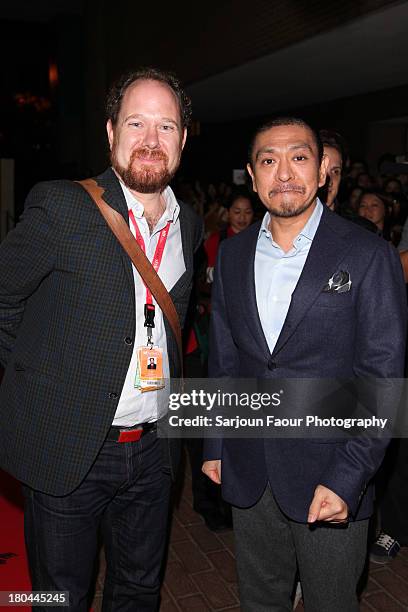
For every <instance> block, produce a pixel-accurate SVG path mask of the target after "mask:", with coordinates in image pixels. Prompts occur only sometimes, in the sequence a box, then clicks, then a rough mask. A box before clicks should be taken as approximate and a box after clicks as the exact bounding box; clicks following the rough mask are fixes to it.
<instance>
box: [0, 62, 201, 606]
mask: <svg viewBox="0 0 408 612" xmlns="http://www.w3.org/2000/svg"><path fill="white" fill-rule="evenodd" d="M190 114H191V109H190V101H189V99H188V98H187V97H186V95H185V94H184V92H183V90H182V89H181V86H180V84H179V82H178V80H177V79H176V78H175V77H174V76H172V75H171V74H168V73H165V72H162V71H159V70H156V69H151V68H148V69H140V70H138V71H136V72H133V73H132V74H130V75H125V76H124V77H122V78H120V79H119V81H118V82H117V83H116V85H114V86H113V88H112V90H111V91H110V94H109V96H108V103H107V134H108V139H109V145H110V151H111V167H109V168H108V169H107V170H105V172H103V173H102V174H100V175H99V176H97V177H96V178H95V180H96V182H97V184H98V186H99V187H101V188H102V189H103V190H104V194H103V198H104V200H105V202H107V203H108V204H109V205H110V206H111V207H112V208H113V209H115V210H116V211H117V212H119V213H120V214H121V215H122V217H123V218H124V220H125V221H126V223H127V224H129V227H130V230H131V232H132V233H133V235H134V236H135V238H136V239H137V240H138V242H139V245H140V246H141V247H143V250H145V253H146V256H147V257H148V258H149V260H150V261H151V262H152V261H154V263H155V269H156V270H157V272H158V274H159V276H160V278H161V280H162V282H163V284H164V285H165V287H166V289H167V290H168V292H169V293H170V296H171V298H172V300H173V302H174V305H175V307H176V310H177V313H178V315H179V319H180V324H182V323H183V320H184V316H185V313H186V308H187V303H188V299H189V293H190V289H191V284H192V275H193V252H194V250H195V249H196V248H197V247H198V245H199V243H200V241H201V236H202V227H201V222H200V220H199V219H198V217H197V216H196V215H195V213H194V212H193V211H192V209H191V208H190V207H188V206H185V205H184V204H183V203H182V202H178V201H177V199H176V198H175V196H174V194H173V192H172V190H171V188H170V187H169V186H168V184H169V182H170V180H171V178H172V177H173V175H174V174H175V172H176V170H177V168H178V166H179V162H180V156H181V152H182V149H183V147H184V143H185V141H186V135H187V125H188V123H189V119H190ZM141 243H143V244H141ZM160 244H161V247H160V248H159V246H160ZM158 260H160V262H159V265H158V267H157V266H156V264H157V263H158ZM0 278H1V280H0V361H1V363H2V365H3V366H5V367H6V372H5V377H4V383H3V385H2V388H1V396H0V401H1V409H0V414H1V417H0V418H1V423H0V432H1V433H0V454H1V455H0V459H1V466H2V467H3V468H4V469H6V470H7V471H9V472H10V473H11V474H13V475H14V476H15V477H16V478H18V479H19V480H21V482H22V483H23V489H24V495H25V503H26V507H25V530H26V542H27V550H28V556H29V563H30V569H31V574H32V588H33V591H66V592H69V610H75V611H78V612H79V611H84V612H85V611H87V610H88V609H89V592H90V586H91V582H92V577H93V573H94V564H95V559H96V554H97V544H98V533H99V531H101V532H102V536H103V540H104V547H105V554H106V579H105V588H104V601H103V609H104V610H110V611H111V610H119V609H120V610H122V611H126V610H143V611H152V612H153V611H154V610H157V608H158V603H159V591H160V579H159V576H160V570H161V565H162V559H163V553H164V549H165V542H166V532H167V529H166V523H167V516H168V506H169V495H170V484H171V475H172V474H174V471H175V469H176V466H177V462H178V455H179V445H178V443H177V441H175V440H173V441H165V440H163V439H159V438H158V437H157V431H156V422H157V420H158V419H159V418H160V417H161V416H163V414H164V413H165V412H166V409H167V402H166V395H165V393H166V392H165V390H149V391H148V392H143V393H142V392H141V390H140V388H138V385H137V372H138V366H137V364H138V349H140V348H141V347H143V348H144V347H146V339H147V327H146V325H145V324H146V319H145V317H146V316H147V315H146V312H145V310H146V309H145V305H146V304H149V305H150V306H151V308H153V307H155V317H154V329H153V341H154V344H155V345H157V346H158V347H159V350H160V351H161V353H160V355H161V358H160V363H161V364H162V366H163V374H162V376H163V379H168V378H169V377H178V376H180V371H181V364H180V362H179V357H178V351H177V341H176V338H175V337H174V335H173V333H172V329H171V327H170V326H169V322H168V320H167V319H166V317H165V316H164V314H163V312H162V311H161V309H160V308H159V306H158V304H157V303H155V301H154V299H153V300H152V298H151V297H150V300H149V296H148V293H147V289H146V287H145V285H144V283H143V281H142V279H141V277H140V275H139V274H138V272H137V271H136V268H135V267H134V266H133V265H132V263H131V260H130V258H129V257H128V255H127V254H126V252H125V251H124V250H123V249H122V247H121V246H120V244H119V243H118V241H117V240H116V238H115V237H114V235H113V234H112V232H111V230H110V229H109V227H108V225H107V224H106V222H105V220H104V218H103V217H102V216H101V214H100V212H99V210H98V208H97V207H96V205H95V203H94V202H93V201H92V199H91V198H90V196H89V195H88V193H87V192H86V191H85V190H84V189H83V187H82V186H81V185H79V184H78V183H72V182H69V181H53V182H46V183H41V184H39V185H37V186H35V187H34V189H33V190H32V191H31V193H30V194H29V196H28V199H27V203H26V207H25V211H24V214H23V216H22V219H21V221H20V222H19V223H18V224H17V227H16V228H15V229H14V230H13V231H12V232H10V234H9V235H8V237H7V238H6V240H5V241H4V242H3V243H2V245H1V248H0Z"/></svg>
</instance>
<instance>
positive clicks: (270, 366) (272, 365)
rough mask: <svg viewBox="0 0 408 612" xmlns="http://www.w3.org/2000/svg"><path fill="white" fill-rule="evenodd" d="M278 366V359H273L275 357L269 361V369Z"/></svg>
mask: <svg viewBox="0 0 408 612" xmlns="http://www.w3.org/2000/svg"><path fill="white" fill-rule="evenodd" d="M277 367H278V366H277V365H276V361H273V359H269V361H268V369H269V370H275V369H276V368H277Z"/></svg>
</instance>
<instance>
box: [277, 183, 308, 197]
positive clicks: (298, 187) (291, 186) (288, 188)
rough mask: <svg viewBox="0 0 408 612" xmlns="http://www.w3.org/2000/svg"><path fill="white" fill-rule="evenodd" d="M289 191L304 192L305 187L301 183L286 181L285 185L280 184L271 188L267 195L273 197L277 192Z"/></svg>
mask: <svg viewBox="0 0 408 612" xmlns="http://www.w3.org/2000/svg"><path fill="white" fill-rule="evenodd" d="M291 191H295V192H296V193H305V188H304V187H303V186H302V185H294V184H292V183H288V184H286V185H280V186H278V187H275V188H274V189H271V190H270V192H269V197H273V196H275V195H277V194H278V193H289V192H291Z"/></svg>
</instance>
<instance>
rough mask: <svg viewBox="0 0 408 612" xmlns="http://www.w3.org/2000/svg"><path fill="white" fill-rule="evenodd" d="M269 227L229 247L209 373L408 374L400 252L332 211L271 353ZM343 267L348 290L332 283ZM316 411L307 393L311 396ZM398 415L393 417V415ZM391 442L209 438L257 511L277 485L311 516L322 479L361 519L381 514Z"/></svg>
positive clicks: (215, 306)
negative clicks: (265, 297) (263, 295)
mask: <svg viewBox="0 0 408 612" xmlns="http://www.w3.org/2000/svg"><path fill="white" fill-rule="evenodd" d="M259 228H260V224H259V223H257V224H255V225H253V226H251V227H250V228H249V229H248V230H246V231H244V232H242V233H240V234H239V235H237V236H236V237H234V238H231V239H230V240H226V241H224V242H223V243H222V244H221V247H220V250H219V255H218V261H217V265H216V270H215V278H214V287H213V293H212V322H211V344H210V362H209V375H210V376H211V377H240V378H253V377H257V378H258V377H259V378H265V379H273V378H276V379H278V378H326V379H331V378H351V377H363V378H364V377H375V378H399V377H402V376H403V365H404V354H405V338H406V319H407V310H406V295H405V285H404V281H403V275H402V269H401V264H400V261H399V257H398V254H397V252H396V251H395V249H394V248H393V247H392V246H391V245H390V244H389V243H387V242H386V241H385V240H383V239H382V238H378V237H377V236H375V235H373V234H371V233H370V232H368V231H366V230H364V229H362V228H360V227H358V226H356V225H355V224H353V223H351V222H349V221H346V220H344V219H342V218H341V217H339V216H337V215H336V214H334V213H332V212H331V211H329V210H328V209H327V208H326V207H324V210H323V215H322V218H321V221H320V224H319V227H318V229H317V232H316V235H315V238H314V240H313V243H312V245H311V248H310V251H309V254H308V257H307V260H306V263H305V266H304V269H303V271H302V274H301V276H300V278H299V281H298V283H297V286H296V289H295V291H294V293H293V295H292V300H291V304H290V308H289V311H288V314H287V317H286V320H285V323H284V325H283V328H282V331H281V334H280V336H279V338H278V341H277V343H276V346H275V348H274V350H273V352H272V354H271V353H270V351H269V349H268V345H267V342H266V339H265V336H264V333H263V330H262V327H261V323H260V319H259V315H258V309H257V304H256V294H255V281H254V258H255V250H256V245H257V240H258V233H259ZM339 270H346V271H348V272H349V274H350V278H351V281H352V287H351V290H350V291H349V292H346V293H326V292H323V291H322V290H323V287H324V286H325V285H326V284H327V282H328V280H329V279H330V277H331V276H332V275H333V274H334V273H335V272H337V271H339ZM305 403H306V406H305V410H306V414H308V413H307V398H305ZM390 416H392V415H390ZM386 445H387V441H386V440H384V439H373V438H371V439H367V438H365V439H361V438H354V439H339V438H332V439H318V438H315V439H276V438H275V439H271V438H268V439H265V440H263V439H245V440H244V439H240V440H237V439H224V440H216V439H210V440H207V442H206V444H205V451H204V457H205V459H222V466H221V470H222V490H223V496H224V498H225V499H226V500H227V501H229V502H230V503H232V504H234V505H237V506H240V507H249V506H251V505H253V504H254V503H255V502H256V501H257V500H258V499H259V497H260V496H261V494H262V492H263V490H264V489H265V486H266V484H267V482H268V481H269V482H270V484H271V487H272V490H273V492H274V495H275V498H276V500H277V502H278V504H279V505H280V507H281V509H282V510H283V511H284V512H285V513H286V514H287V516H289V517H290V518H292V519H293V520H296V521H300V522H306V521H307V514H308V509H309V505H310V503H311V501H312V498H313V494H314V490H315V488H316V486H317V485H318V484H322V485H324V486H326V487H328V488H330V489H331V490H333V491H335V493H337V494H338V495H339V496H340V497H341V498H342V499H343V500H344V501H345V502H346V503H347V504H348V507H349V510H350V513H351V518H354V519H362V518H366V517H368V516H369V515H370V514H371V512H372V501H373V493H372V484H371V483H370V481H371V479H372V477H373V475H374V474H375V472H376V470H377V469H378V467H379V465H380V463H381V461H382V459H383V455H384V452H385V448H386Z"/></svg>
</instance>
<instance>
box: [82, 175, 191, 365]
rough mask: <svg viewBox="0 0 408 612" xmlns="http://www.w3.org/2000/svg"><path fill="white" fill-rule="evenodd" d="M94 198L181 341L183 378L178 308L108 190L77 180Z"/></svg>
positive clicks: (90, 180) (179, 350) (179, 347)
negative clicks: (106, 197)
mask: <svg viewBox="0 0 408 612" xmlns="http://www.w3.org/2000/svg"><path fill="white" fill-rule="evenodd" d="M77 182H78V183H79V184H80V185H81V186H82V187H83V188H84V189H85V190H86V191H87V192H88V193H89V195H90V196H91V198H92V199H93V201H94V202H95V204H96V205H97V206H98V208H99V210H100V211H101V213H102V215H103V216H104V218H105V221H106V223H107V224H108V225H109V227H110V228H111V230H112V232H113V233H114V234H115V236H116V238H117V239H118V240H119V242H120V244H121V245H122V247H123V249H124V250H125V251H126V253H127V254H128V255H129V257H130V259H131V260H132V263H133V265H134V266H135V268H136V270H137V271H138V272H139V274H140V276H141V277H142V279H143V281H144V283H145V285H147V287H149V289H150V291H151V293H152V295H153V296H154V298H155V300H156V302H157V303H158V305H159V306H160V308H161V310H162V312H163V313H164V315H165V316H166V319H167V321H168V322H169V325H170V327H171V329H172V331H173V334H174V337H175V339H176V342H177V347H178V352H179V358H180V368H181V377H182V376H183V345H182V338H181V326H180V320H179V318H178V314H177V311H176V307H175V306H174V302H173V300H172V299H171V297H170V295H169V292H168V291H167V289H166V287H165V286H164V285H163V282H162V281H161V279H160V277H159V275H158V274H157V273H156V271H155V269H154V268H153V266H152V264H151V263H150V261H149V260H148V258H147V257H146V255H145V254H144V253H143V251H142V249H141V248H140V246H139V245H138V243H137V241H136V240H135V238H134V236H133V234H132V232H131V231H130V229H129V226H128V224H127V223H126V221H125V220H124V218H123V217H122V215H121V214H120V213H118V212H117V211H116V210H114V209H113V208H112V207H111V206H109V204H107V203H106V202H105V200H104V199H103V197H102V196H103V194H104V192H105V190H104V189H103V188H102V187H100V186H99V185H98V183H97V182H96V181H95V180H94V179H85V180H83V181H77Z"/></svg>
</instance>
